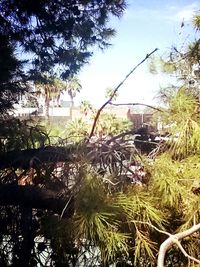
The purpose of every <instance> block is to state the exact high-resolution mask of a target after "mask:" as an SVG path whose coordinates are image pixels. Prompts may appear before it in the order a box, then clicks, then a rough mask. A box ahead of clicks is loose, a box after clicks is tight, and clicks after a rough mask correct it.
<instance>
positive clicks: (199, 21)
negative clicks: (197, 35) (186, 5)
mask: <svg viewBox="0 0 200 267" xmlns="http://www.w3.org/2000/svg"><path fill="white" fill-rule="evenodd" d="M193 24H194V27H195V28H196V30H200V14H199V13H197V15H196V16H195V17H194V19H193Z"/></svg>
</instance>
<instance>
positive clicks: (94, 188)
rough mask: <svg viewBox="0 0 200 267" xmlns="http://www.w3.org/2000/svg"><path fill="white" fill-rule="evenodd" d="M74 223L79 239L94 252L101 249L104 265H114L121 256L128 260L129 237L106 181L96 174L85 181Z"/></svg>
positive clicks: (90, 175)
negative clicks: (106, 263)
mask: <svg viewBox="0 0 200 267" xmlns="http://www.w3.org/2000/svg"><path fill="white" fill-rule="evenodd" d="M74 220H75V222H74V224H75V232H76V236H77V237H78V239H79V240H82V241H81V242H83V240H85V243H86V244H87V242H88V241H89V240H90V242H92V244H93V246H94V248H95V247H96V248H99V249H100V252H101V259H102V261H105V262H109V261H114V260H115V259H116V257H117V255H119V252H120V254H121V255H124V256H127V253H128V246H127V239H128V238H129V236H128V234H125V233H121V232H120V230H119V226H120V222H119V221H118V220H117V217H116V214H115V207H114V206H112V203H110V201H109V198H108V195H107V192H106V188H105V186H104V184H103V183H102V180H101V179H100V177H99V176H98V175H97V173H95V172H94V171H92V170H90V171H89V172H86V174H85V176H83V177H82V181H81V184H80V190H79V193H78V197H77V200H76V215H75V218H74Z"/></svg>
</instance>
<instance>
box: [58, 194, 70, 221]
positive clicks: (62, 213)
mask: <svg viewBox="0 0 200 267" xmlns="http://www.w3.org/2000/svg"><path fill="white" fill-rule="evenodd" d="M71 199H72V196H70V198H69V200H68V201H67V203H66V205H65V206H64V208H63V210H62V212H61V215H60V219H62V217H63V215H64V213H65V211H66V209H67V207H68V205H69V203H70V201H71Z"/></svg>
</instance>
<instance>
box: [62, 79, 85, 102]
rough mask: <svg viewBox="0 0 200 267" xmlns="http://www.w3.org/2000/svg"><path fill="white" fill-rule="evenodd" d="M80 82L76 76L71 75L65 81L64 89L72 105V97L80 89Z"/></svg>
mask: <svg viewBox="0 0 200 267" xmlns="http://www.w3.org/2000/svg"><path fill="white" fill-rule="evenodd" d="M81 88H82V86H81V84H80V81H79V79H78V78H77V77H75V76H73V77H71V78H69V79H68V80H67V81H66V87H65V90H66V91H67V93H68V95H69V96H70V99H71V103H72V107H73V106H74V98H75V97H76V94H77V93H79V92H80V91H81Z"/></svg>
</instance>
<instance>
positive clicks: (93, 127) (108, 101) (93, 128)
mask: <svg viewBox="0 0 200 267" xmlns="http://www.w3.org/2000/svg"><path fill="white" fill-rule="evenodd" d="M157 50H158V48H155V49H154V50H153V51H152V52H151V53H149V54H147V55H146V57H145V58H144V59H143V60H142V61H140V62H139V63H138V64H137V65H136V66H135V67H134V68H133V69H132V70H131V71H130V72H129V73H128V74H127V75H126V76H125V78H124V79H123V80H122V81H121V82H120V83H119V84H118V85H117V87H116V88H115V89H114V91H113V93H112V95H111V96H110V98H109V99H108V100H107V101H106V102H105V103H104V104H103V105H102V106H101V107H100V109H99V110H98V111H97V114H96V116H95V119H94V123H93V125H92V130H91V132H90V135H89V138H88V142H89V140H90V138H91V137H92V136H93V134H94V130H95V127H96V124H97V121H98V119H99V116H100V114H101V111H102V110H103V109H104V108H105V107H106V106H107V105H108V104H109V103H110V102H111V101H112V99H113V97H114V96H115V94H116V93H117V91H118V89H119V88H120V87H121V86H122V85H123V84H124V82H125V81H126V80H127V79H128V77H129V76H130V75H131V74H132V73H133V72H134V71H135V70H136V69H137V68H138V67H139V66H140V65H141V64H143V63H144V62H145V61H146V60H147V59H148V58H149V57H150V56H151V55H152V54H153V53H155V52H156V51H157Z"/></svg>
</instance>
